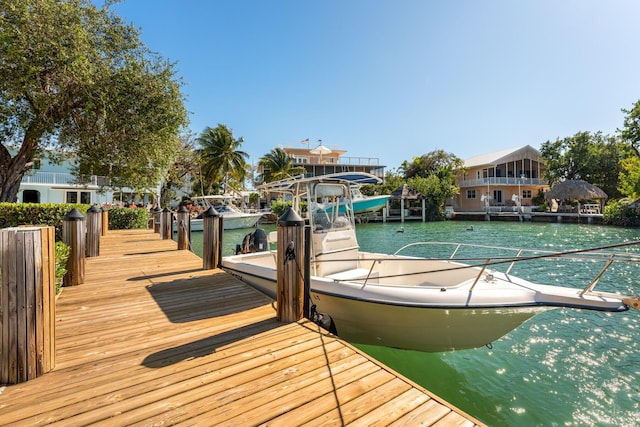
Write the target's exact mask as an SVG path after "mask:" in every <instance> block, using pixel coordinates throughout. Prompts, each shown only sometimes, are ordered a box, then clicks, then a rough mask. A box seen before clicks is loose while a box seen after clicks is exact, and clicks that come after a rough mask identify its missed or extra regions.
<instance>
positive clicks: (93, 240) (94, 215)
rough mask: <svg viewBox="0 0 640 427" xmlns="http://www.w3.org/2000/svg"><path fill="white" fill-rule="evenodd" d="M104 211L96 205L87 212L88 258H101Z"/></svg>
mask: <svg viewBox="0 0 640 427" xmlns="http://www.w3.org/2000/svg"><path fill="white" fill-rule="evenodd" d="M101 222H102V211H101V210H100V208H98V207H97V206H96V205H93V206H91V207H90V208H89V210H87V258H91V257H95V256H100V235H101V234H102V231H101V224H100V223H101Z"/></svg>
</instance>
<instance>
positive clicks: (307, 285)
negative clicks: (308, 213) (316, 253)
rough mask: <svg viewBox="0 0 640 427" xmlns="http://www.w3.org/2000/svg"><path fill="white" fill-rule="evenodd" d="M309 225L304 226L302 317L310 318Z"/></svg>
mask: <svg viewBox="0 0 640 427" xmlns="http://www.w3.org/2000/svg"><path fill="white" fill-rule="evenodd" d="M310 301H311V226H310V225H308V224H307V225H305V226H304V301H303V303H302V306H303V307H304V317H306V318H307V319H312V318H313V316H312V315H311V305H310Z"/></svg>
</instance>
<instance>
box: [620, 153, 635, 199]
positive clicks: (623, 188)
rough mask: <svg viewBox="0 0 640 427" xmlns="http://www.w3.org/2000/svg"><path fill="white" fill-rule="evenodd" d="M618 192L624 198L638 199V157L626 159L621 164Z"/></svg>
mask: <svg viewBox="0 0 640 427" xmlns="http://www.w3.org/2000/svg"><path fill="white" fill-rule="evenodd" d="M620 166H621V169H622V170H621V171H620V174H619V176H618V182H619V186H618V190H619V191H620V193H621V194H622V195H624V196H626V197H630V198H632V199H634V200H635V199H638V198H640V157H636V156H633V157H628V158H626V159H624V160H622V162H621V165H620Z"/></svg>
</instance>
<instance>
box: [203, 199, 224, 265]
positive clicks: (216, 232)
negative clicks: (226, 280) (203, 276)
mask: <svg viewBox="0 0 640 427" xmlns="http://www.w3.org/2000/svg"><path fill="white" fill-rule="evenodd" d="M221 222H222V219H221V218H220V215H219V214H218V211H216V210H215V209H214V208H213V206H209V209H207V210H206V211H204V212H203V213H202V268H204V269H205V270H213V269H214V268H217V267H218V263H219V262H220V259H219V256H220V246H221V245H222V244H221V241H222V233H221V228H222V227H221V225H220V223H221Z"/></svg>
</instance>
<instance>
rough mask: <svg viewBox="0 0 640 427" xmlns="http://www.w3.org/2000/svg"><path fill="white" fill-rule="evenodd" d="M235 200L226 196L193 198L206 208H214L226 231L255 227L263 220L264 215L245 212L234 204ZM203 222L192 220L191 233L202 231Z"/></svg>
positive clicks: (200, 219) (196, 219) (199, 219)
mask: <svg viewBox="0 0 640 427" xmlns="http://www.w3.org/2000/svg"><path fill="white" fill-rule="evenodd" d="M234 199H235V198H234V197H233V196H226V195H220V196H218V195H214V196H200V197H194V198H193V200H194V201H201V202H203V204H204V205H206V206H213V208H214V209H215V210H216V212H218V214H219V215H220V216H221V217H222V223H223V228H224V229H225V230H236V229H239V228H252V227H255V226H256V224H257V223H258V221H259V220H260V218H262V215H263V213H262V212H245V211H243V210H242V209H240V208H238V207H237V206H236V205H234V204H233V201H234ZM202 222H203V221H202V218H192V219H191V231H202V228H203V225H202Z"/></svg>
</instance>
